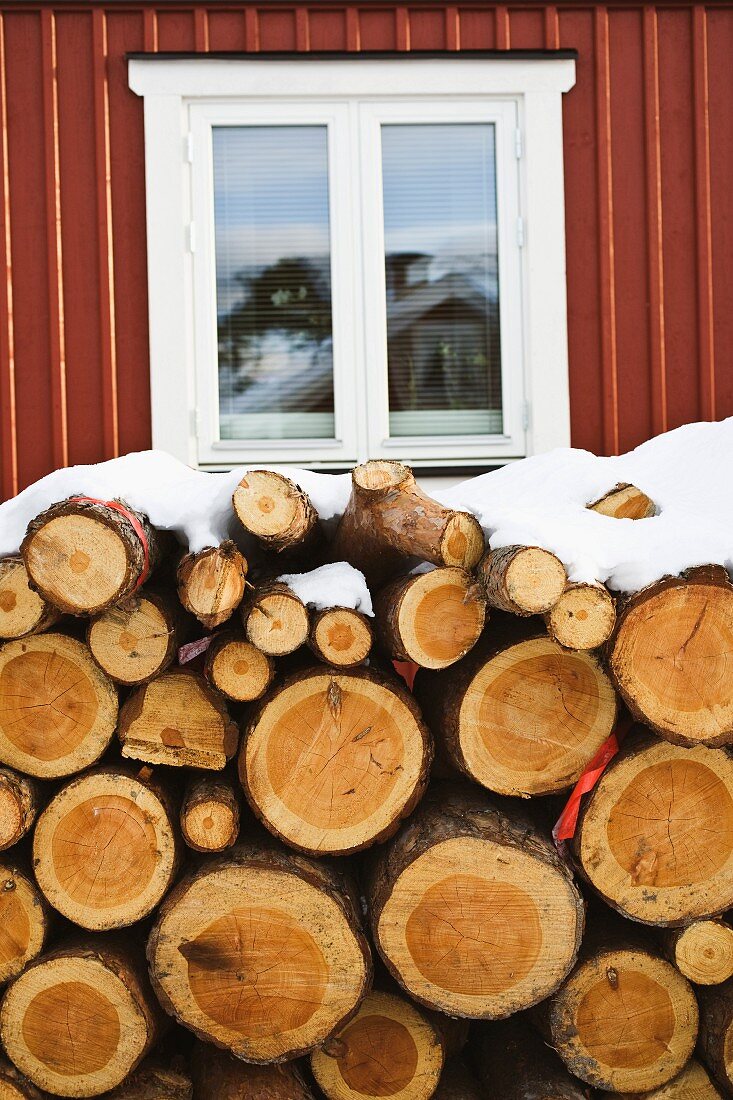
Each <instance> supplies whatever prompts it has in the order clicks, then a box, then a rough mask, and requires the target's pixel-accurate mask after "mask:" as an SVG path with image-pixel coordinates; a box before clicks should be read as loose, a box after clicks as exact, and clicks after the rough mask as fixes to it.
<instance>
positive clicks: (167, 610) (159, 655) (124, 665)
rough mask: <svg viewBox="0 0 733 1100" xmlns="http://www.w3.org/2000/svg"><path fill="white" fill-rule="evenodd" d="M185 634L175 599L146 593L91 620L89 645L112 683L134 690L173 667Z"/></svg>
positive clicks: (154, 593)
mask: <svg viewBox="0 0 733 1100" xmlns="http://www.w3.org/2000/svg"><path fill="white" fill-rule="evenodd" d="M182 633H183V614H182V612H181V607H180V604H179V603H178V600H177V599H176V597H175V595H173V594H172V593H163V592H147V591H146V592H141V593H139V594H138V595H136V596H132V597H131V598H130V599H129V600H127V601H126V602H125V603H124V604H122V605H121V606H120V607H112V608H110V609H109V610H108V611H104V612H103V613H102V614H101V615H99V616H98V617H97V618H95V619H92V621H91V622H90V623H89V627H88V629H87V645H88V646H89V650H90V652H91V654H92V657H93V658H94V660H95V661H96V662H97V664H98V665H99V667H100V668H101V669H102V671H103V672H106V673H107V675H108V676H109V677H110V679H112V680H115V681H116V682H117V683H118V684H123V685H124V686H125V687H134V686H136V685H137V684H144V683H146V682H147V681H148V680H152V678H153V677H154V676H157V675H158V674H159V673H161V672H165V670H166V669H167V668H168V667H169V666H170V665H172V664H173V661H174V659H175V656H176V653H177V651H178V647H179V645H180V644H181V641H182Z"/></svg>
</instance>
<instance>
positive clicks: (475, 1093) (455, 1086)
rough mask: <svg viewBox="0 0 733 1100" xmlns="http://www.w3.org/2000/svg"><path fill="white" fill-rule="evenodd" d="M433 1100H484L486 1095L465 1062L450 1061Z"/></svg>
mask: <svg viewBox="0 0 733 1100" xmlns="http://www.w3.org/2000/svg"><path fill="white" fill-rule="evenodd" d="M433 1100H486V1093H485V1091H484V1090H483V1089H482V1087H481V1086H480V1085H479V1083H478V1081H477V1080H476V1078H475V1077H474V1075H473V1073H472V1072H471V1071H470V1070H469V1069H468V1066H467V1065H466V1064H465V1062H462V1061H460V1060H457V1059H452V1060H451V1061H450V1062H448V1063H447V1064H446V1066H445V1069H444V1070H443V1072H442V1074H441V1077H440V1082H439V1084H438V1088H437V1090H436V1092H434V1093H433Z"/></svg>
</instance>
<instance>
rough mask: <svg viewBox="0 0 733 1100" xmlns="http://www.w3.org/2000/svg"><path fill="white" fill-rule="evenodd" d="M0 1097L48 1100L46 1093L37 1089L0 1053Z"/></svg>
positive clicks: (10, 1099) (13, 1099)
mask: <svg viewBox="0 0 733 1100" xmlns="http://www.w3.org/2000/svg"><path fill="white" fill-rule="evenodd" d="M0 1098H2V1100H48V1093H45V1092H41V1091H40V1089H37V1088H36V1086H35V1085H34V1084H33V1082H32V1081H29V1080H28V1078H27V1077H24V1076H23V1074H22V1073H21V1072H20V1070H17V1069H16V1068H15V1066H14V1065H13V1063H12V1062H7V1061H6V1060H5V1059H4V1058H3V1057H2V1056H1V1055H0Z"/></svg>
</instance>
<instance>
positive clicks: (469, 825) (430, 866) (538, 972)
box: [365, 788, 584, 1020]
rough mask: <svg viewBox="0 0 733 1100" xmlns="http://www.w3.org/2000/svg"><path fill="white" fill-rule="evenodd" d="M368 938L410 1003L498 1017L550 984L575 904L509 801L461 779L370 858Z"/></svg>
mask: <svg viewBox="0 0 733 1100" xmlns="http://www.w3.org/2000/svg"><path fill="white" fill-rule="evenodd" d="M365 894H366V898H367V901H368V904H369V916H370V922H371V929H372V935H373V938H374V943H375V946H376V947H377V950H378V951H379V953H380V955H381V956H382V958H383V960H384V962H385V963H386V965H387V967H388V969H389V970H390V972H391V973H392V975H393V976H394V977H395V978H396V979H397V980H398V982H400V984H401V985H402V986H403V988H405V989H406V990H407V992H408V993H409V994H410V996H411V997H413V998H414V999H415V1000H416V1001H417V1002H418V1003H419V1004H423V1005H426V1006H427V1007H428V1008H434V1009H437V1010H438V1011H439V1012H445V1013H447V1014H448V1015H451V1016H463V1017H468V1018H472V1019H485V1020H490V1019H500V1018H503V1017H504V1016H508V1015H510V1014H511V1013H513V1012H518V1011H520V1010H521V1009H524V1008H528V1007H529V1006H530V1005H533V1004H535V1003H536V1002H537V1001H540V1000H542V998H544V997H547V996H549V995H550V994H551V993H553V992H554V991H555V990H556V989H557V987H558V986H559V985H560V983H561V982H562V981H563V979H564V978H565V977H566V975H567V974H568V972H569V971H570V969H571V967H572V966H573V963H574V962H575V959H576V956H577V953H578V947H579V945H580V939H581V936H582V932H583V923H584V906H583V901H582V898H581V896H580V894H579V892H578V890H577V888H576V886H575V884H574V882H573V879H572V875H571V873H570V871H569V870H568V868H567V866H566V864H565V863H564V862H563V861H562V860H561V859H560V858H559V856H558V855H557V853H556V851H555V849H554V847H553V846H552V844H551V843H550V842H549V841H548V840H546V839H545V838H544V837H543V836H541V835H540V834H539V833H538V832H537V830H536V829H535V828H534V827H533V826H532V824H531V823H530V822H529V821H528V820H527V819H526V817H524V816H523V815H522V814H521V813H520V811H519V810H517V809H516V808H515V807H514V806H511V805H510V804H508V803H507V804H506V805H504V804H502V807H501V809H499V808H498V807H497V806H495V805H494V804H492V803H491V802H490V801H489V800H488V798H487V797H486V796H485V795H484V794H483V793H482V792H480V791H477V790H475V789H473V788H469V789H462V788H446V789H445V790H441V789H439V788H436V789H434V790H432V791H431V792H430V793H429V794H428V795H427V796H426V798H425V800H424V801H423V803H422V805H421V806H420V807H419V808H418V809H417V811H416V812H415V814H413V816H412V817H411V818H410V820H409V821H408V822H407V823H406V824H405V825H404V826H403V827H402V829H401V830H400V832H399V833H398V834H397V836H396V837H394V839H393V840H392V841H391V842H390V843H389V844H388V845H387V846H386V847H385V848H383V849H380V850H379V852H378V854H377V855H376V858H375V862H374V864H373V866H372V869H371V873H370V875H369V878H368V881H367V883H366V886H365Z"/></svg>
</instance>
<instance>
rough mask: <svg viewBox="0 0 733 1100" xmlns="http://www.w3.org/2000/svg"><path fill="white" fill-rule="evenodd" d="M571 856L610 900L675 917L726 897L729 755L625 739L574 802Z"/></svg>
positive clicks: (729, 879) (654, 918) (667, 920)
mask: <svg viewBox="0 0 733 1100" xmlns="http://www.w3.org/2000/svg"><path fill="white" fill-rule="evenodd" d="M574 850H575V856H576V859H577V860H578V862H579V864H580V866H581V867H582V868H583V871H584V873H585V876H586V877H587V879H588V880H589V882H590V883H591V884H592V885H593V887H594V888H595V889H596V891H597V892H598V893H599V894H600V896H601V897H602V898H603V899H604V901H606V902H607V904H608V905H610V906H612V907H613V908H614V909H617V910H618V911H619V912H620V913H621V914H622V915H623V916H626V917H630V918H631V919H632V920H635V921H641V922H642V923H643V924H650V925H660V926H674V925H681V924H688V923H689V922H690V921H693V920H697V919H699V918H705V917H711V916H716V915H717V914H718V913H720V912H722V911H723V910H725V909H727V908H729V907H730V906H733V759H731V757H730V755H729V754H728V753H727V752H725V751H724V750H721V749H708V748H705V747H703V746H699V747H698V748H695V749H682V748H679V747H677V746H675V745H670V744H669V743H668V742H666V741H661V740H659V739H657V738H654V737H651V736H650V735H645V736H641V737H637V738H633V739H629V741H628V742H627V744H626V745H625V746H624V748H623V749H622V750H621V752H620V753H619V754H618V756H616V758H615V759H614V760H613V761H612V762H611V764H610V765H609V766H608V767H607V768H606V770H605V771H604V773H603V775H602V776H601V777H600V779H599V781H598V783H597V784H596V786H595V788H594V789H593V791H592V792H591V793H590V794H589V795H588V797H587V800H586V801H585V803H584V805H583V806H582V807H581V811H580V815H579V818H578V826H577V829H576V833H575V838H574Z"/></svg>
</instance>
